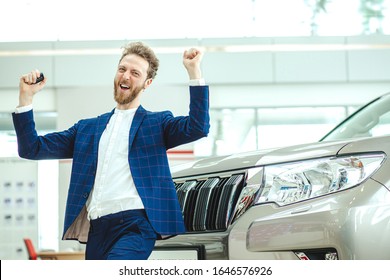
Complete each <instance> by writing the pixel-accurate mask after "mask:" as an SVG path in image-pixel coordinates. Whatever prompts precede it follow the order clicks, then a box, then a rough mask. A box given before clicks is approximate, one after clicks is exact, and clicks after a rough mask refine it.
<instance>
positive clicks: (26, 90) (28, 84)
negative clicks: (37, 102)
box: [18, 70, 46, 107]
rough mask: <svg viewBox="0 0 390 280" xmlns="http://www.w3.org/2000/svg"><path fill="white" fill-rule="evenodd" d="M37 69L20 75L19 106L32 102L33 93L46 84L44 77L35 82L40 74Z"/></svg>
mask: <svg viewBox="0 0 390 280" xmlns="http://www.w3.org/2000/svg"><path fill="white" fill-rule="evenodd" d="M40 74H41V72H40V71H39V70H33V71H31V72H30V73H28V74H25V75H23V76H22V77H20V81H19V106H18V107H23V106H27V105H30V104H32V101H33V97H34V95H35V94H36V93H37V92H38V91H40V90H41V89H42V88H43V87H44V86H45V85H46V77H45V78H44V79H43V81H42V82H39V83H37V84H35V82H36V81H37V78H38V77H39V76H40Z"/></svg>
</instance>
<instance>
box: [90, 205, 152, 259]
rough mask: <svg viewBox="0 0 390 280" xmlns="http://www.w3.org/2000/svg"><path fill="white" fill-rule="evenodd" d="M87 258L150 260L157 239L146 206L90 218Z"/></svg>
mask: <svg viewBox="0 0 390 280" xmlns="http://www.w3.org/2000/svg"><path fill="white" fill-rule="evenodd" d="M90 225H91V226H90V230H89V234H88V242H87V246H86V251H85V259H87V260H146V259H148V257H149V256H150V254H151V253H152V250H153V248H154V244H155V242H156V239H157V233H156V232H155V231H154V229H153V228H152V226H151V225H150V223H149V220H148V218H147V216H146V213H145V210H143V209H142V210H138V209H137V210H128V211H123V212H119V213H115V214H110V215H106V216H103V217H101V218H98V219H95V220H91V221H90Z"/></svg>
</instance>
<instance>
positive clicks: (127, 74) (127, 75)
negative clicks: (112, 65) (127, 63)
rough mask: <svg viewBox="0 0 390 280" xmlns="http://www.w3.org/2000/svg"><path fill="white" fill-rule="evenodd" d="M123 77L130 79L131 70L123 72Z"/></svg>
mask: <svg viewBox="0 0 390 280" xmlns="http://www.w3.org/2000/svg"><path fill="white" fill-rule="evenodd" d="M123 77H124V78H125V79H126V80H130V71H126V72H125V73H123Z"/></svg>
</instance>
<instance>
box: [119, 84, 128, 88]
mask: <svg viewBox="0 0 390 280" xmlns="http://www.w3.org/2000/svg"><path fill="white" fill-rule="evenodd" d="M120 86H121V88H125V89H129V88H130V87H129V86H127V85H122V84H120Z"/></svg>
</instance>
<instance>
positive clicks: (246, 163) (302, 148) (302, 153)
mask: <svg viewBox="0 0 390 280" xmlns="http://www.w3.org/2000/svg"><path fill="white" fill-rule="evenodd" d="M350 142H353V140H348V141H337V142H315V143H309V144H301V145H296V146H289V147H282V148H274V149H267V150H257V151H253V152H245V153H238V154H234V155H228V156H219V157H210V158H205V159H201V160H197V161H192V162H188V163H184V164H180V165H176V166H172V167H171V171H172V177H173V178H175V179H176V178H181V177H192V176H199V175H203V174H210V173H219V172H226V171H234V170H242V169H246V168H249V167H254V166H262V165H268V164H274V163H283V162H291V161H299V160H303V159H308V158H320V157H327V156H334V155H337V153H338V152H339V151H340V150H341V149H342V148H343V147H344V146H345V145H348V144H349V143H350Z"/></svg>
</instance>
